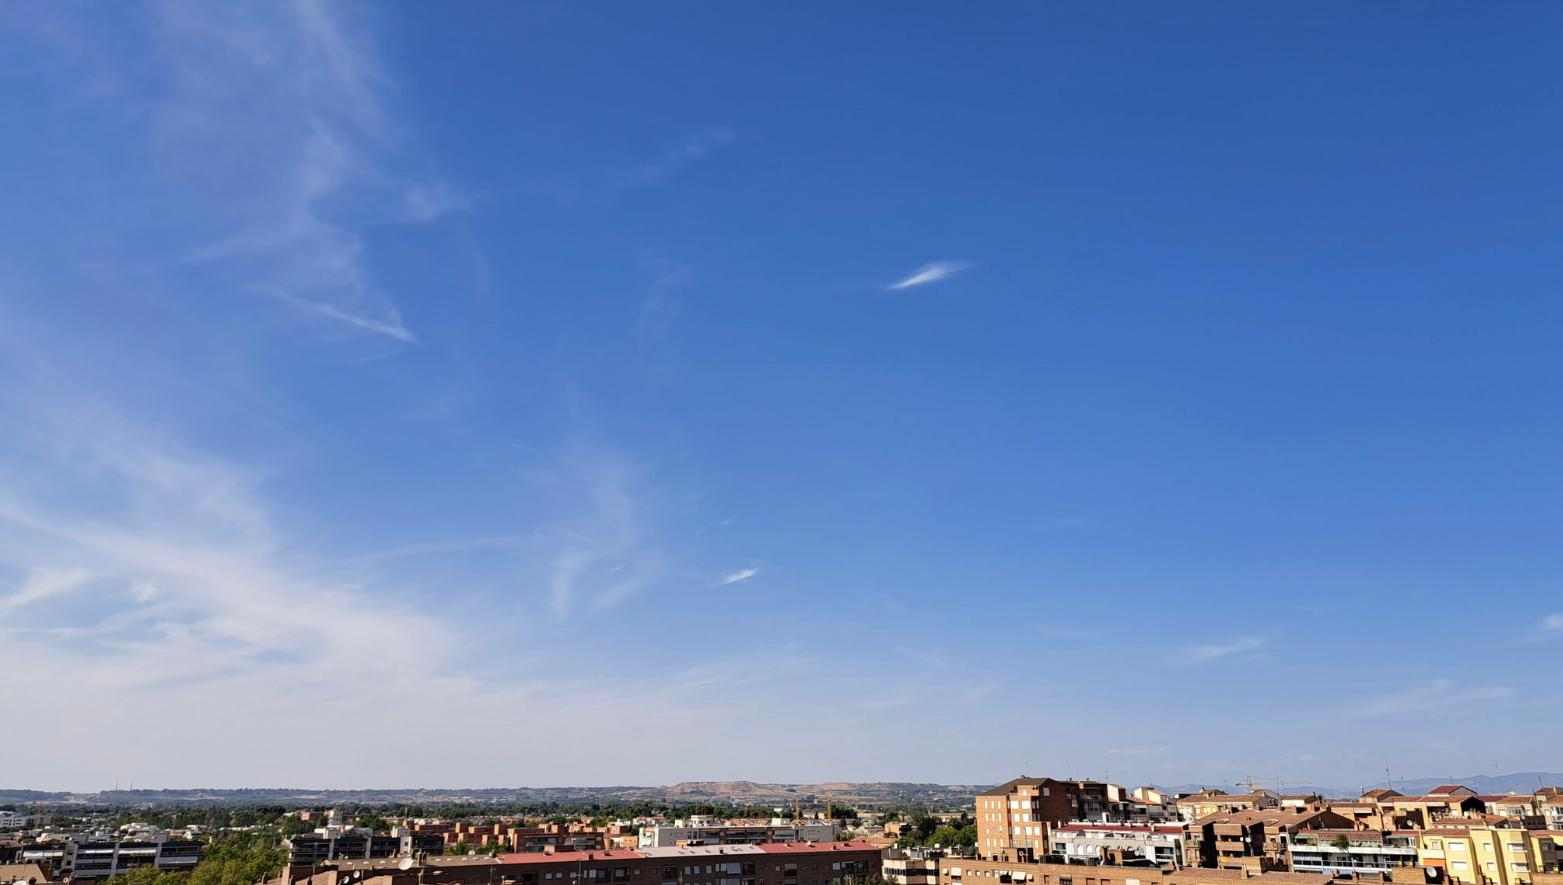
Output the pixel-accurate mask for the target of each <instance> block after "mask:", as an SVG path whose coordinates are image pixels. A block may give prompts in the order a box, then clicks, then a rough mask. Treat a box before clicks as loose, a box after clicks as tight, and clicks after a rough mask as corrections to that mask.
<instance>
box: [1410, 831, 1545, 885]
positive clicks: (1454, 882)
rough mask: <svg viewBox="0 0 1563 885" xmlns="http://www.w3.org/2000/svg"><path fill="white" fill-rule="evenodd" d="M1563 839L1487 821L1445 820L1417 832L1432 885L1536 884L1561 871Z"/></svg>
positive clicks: (1421, 856)
mask: <svg viewBox="0 0 1563 885" xmlns="http://www.w3.org/2000/svg"><path fill="white" fill-rule="evenodd" d="M1560 844H1563V835H1557V834H1553V833H1551V832H1550V831H1537V830H1527V829H1525V828H1523V827H1520V826H1515V825H1513V824H1512V823H1503V822H1496V823H1495V822H1493V820H1491V819H1488V818H1445V819H1444V820H1442V821H1440V822H1439V823H1438V824H1437V825H1435V826H1433V827H1430V828H1428V829H1426V830H1424V831H1422V832H1421V833H1419V834H1418V844H1417V855H1418V862H1419V863H1420V864H1421V865H1422V868H1423V870H1424V872H1425V873H1426V878H1427V881H1429V882H1444V883H1450V885H1533V882H1534V877H1535V875H1536V874H1538V873H1550V872H1555V871H1557V868H1558V850H1559V845H1560Z"/></svg>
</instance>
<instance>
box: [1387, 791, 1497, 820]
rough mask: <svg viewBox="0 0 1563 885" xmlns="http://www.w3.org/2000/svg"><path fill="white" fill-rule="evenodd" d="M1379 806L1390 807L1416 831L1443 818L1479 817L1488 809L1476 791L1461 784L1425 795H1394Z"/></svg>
mask: <svg viewBox="0 0 1563 885" xmlns="http://www.w3.org/2000/svg"><path fill="white" fill-rule="evenodd" d="M1381 804H1387V805H1389V806H1390V807H1391V808H1392V809H1394V813H1395V814H1397V815H1401V816H1403V817H1404V818H1405V819H1406V820H1407V821H1409V822H1410V823H1411V825H1412V826H1413V827H1417V828H1423V827H1430V826H1433V825H1434V824H1436V823H1437V822H1438V821H1440V820H1442V819H1444V818H1446V817H1462V816H1465V815H1468V814H1481V813H1482V812H1484V811H1486V808H1487V806H1486V803H1484V802H1482V799H1481V797H1480V796H1478V795H1476V791H1475V790H1473V789H1471V788H1470V787H1466V786H1461V785H1460V784H1443V785H1442V786H1438V787H1434V788H1433V789H1431V790H1429V791H1428V792H1427V795H1425V796H1395V797H1394V798H1392V799H1389V800H1387V802H1384V803H1381Z"/></svg>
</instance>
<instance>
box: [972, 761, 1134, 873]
mask: <svg viewBox="0 0 1563 885" xmlns="http://www.w3.org/2000/svg"><path fill="white" fill-rule="evenodd" d="M1119 792H1120V791H1119V788H1118V787H1117V786H1115V785H1112V784H1105V783H1102V782H1100V781H1065V780H1055V779H1053V778H1050V777H1042V778H1038V777H1017V778H1015V779H1014V780H1012V781H1009V782H1007V783H1003V784H999V785H998V786H996V787H994V788H993V789H991V790H987V791H985V792H982V793H978V794H977V810H976V813H977V853H978V854H979V855H981V856H982V857H989V858H996V859H1003V860H1017V861H1028V862H1029V861H1039V860H1041V859H1043V858H1044V857H1046V856H1047V852H1048V833H1049V831H1050V830H1051V828H1052V827H1054V826H1057V825H1058V824H1062V823H1067V822H1069V821H1077V820H1100V819H1101V818H1102V815H1103V814H1104V813H1106V812H1107V811H1108V810H1109V809H1110V808H1111V807H1112V806H1113V805H1114V804H1118V803H1121V802H1122V801H1123V799H1124V798H1125V797H1123V796H1120V795H1118V794H1119Z"/></svg>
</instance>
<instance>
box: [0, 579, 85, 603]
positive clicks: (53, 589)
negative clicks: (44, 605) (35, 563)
mask: <svg viewBox="0 0 1563 885" xmlns="http://www.w3.org/2000/svg"><path fill="white" fill-rule="evenodd" d="M91 578H92V573H91V572H89V571H87V570H86V569H81V568H70V569H34V570H33V571H32V572H31V573H30V574H28V576H27V580H26V581H23V582H22V586H21V587H20V588H18V589H17V590H16V592H14V593H11V594H9V595H6V596H0V611H4V610H5V609H8V608H21V607H22V606H24V605H31V604H32V603H35V602H43V601H44V600H46V599H52V598H54V597H56V596H63V595H65V594H66V593H70V592H71V591H73V590H76V589H77V588H79V587H81V586H82V585H83V584H86V583H87V581H89V580H90V579H91Z"/></svg>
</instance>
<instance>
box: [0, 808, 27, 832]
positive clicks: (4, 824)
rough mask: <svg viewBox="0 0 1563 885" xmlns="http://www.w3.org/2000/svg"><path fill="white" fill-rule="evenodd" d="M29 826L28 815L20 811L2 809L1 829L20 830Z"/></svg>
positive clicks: (0, 812) (0, 817) (0, 814)
mask: <svg viewBox="0 0 1563 885" xmlns="http://www.w3.org/2000/svg"><path fill="white" fill-rule="evenodd" d="M26 826H27V815H25V814H23V813H21V812H20V811H0V830H20V829H22V828H24V827H26Z"/></svg>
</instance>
